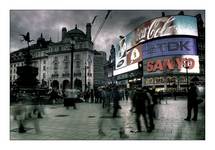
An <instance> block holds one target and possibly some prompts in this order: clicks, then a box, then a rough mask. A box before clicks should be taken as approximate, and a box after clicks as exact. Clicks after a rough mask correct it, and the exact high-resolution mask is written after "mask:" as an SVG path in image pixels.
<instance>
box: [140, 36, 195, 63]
mask: <svg viewBox="0 0 215 150" xmlns="http://www.w3.org/2000/svg"><path fill="white" fill-rule="evenodd" d="M196 54H197V48H196V39H195V38H188V37H185V38H179V37H174V38H164V39H157V40H153V41H149V42H146V43H144V44H143V59H148V58H153V57H160V56H172V55H196Z"/></svg>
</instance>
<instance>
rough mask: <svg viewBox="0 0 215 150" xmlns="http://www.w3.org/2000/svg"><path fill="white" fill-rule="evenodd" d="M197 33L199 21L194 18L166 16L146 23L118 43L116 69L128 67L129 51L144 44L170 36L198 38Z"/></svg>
mask: <svg viewBox="0 0 215 150" xmlns="http://www.w3.org/2000/svg"><path fill="white" fill-rule="evenodd" d="M197 31H198V30H197V20H196V18H195V17H192V16H166V17H161V18H155V19H152V20H149V21H146V22H144V23H143V24H142V25H140V26H138V27H137V28H135V29H134V30H133V31H132V32H130V33H129V34H127V35H126V36H125V37H124V38H122V39H121V40H119V42H117V44H116V50H115V58H116V59H115V60H116V64H115V69H120V68H123V67H126V66H127V65H128V64H127V59H126V54H127V51H128V50H130V49H131V48H133V47H135V46H136V45H138V44H140V43H142V42H145V41H147V40H150V39H154V38H158V37H165V36H170V35H189V36H198V32H197ZM143 57H144V56H143Z"/></svg>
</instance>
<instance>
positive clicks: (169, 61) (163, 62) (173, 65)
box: [143, 55, 199, 76]
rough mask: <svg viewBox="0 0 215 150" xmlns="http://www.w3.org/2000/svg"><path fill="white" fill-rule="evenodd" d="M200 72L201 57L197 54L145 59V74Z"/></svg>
mask: <svg viewBox="0 0 215 150" xmlns="http://www.w3.org/2000/svg"><path fill="white" fill-rule="evenodd" d="M186 66H188V67H187V71H188V73H199V57H198V56H196V55H183V56H175V57H157V58H152V59H147V60H144V61H143V70H144V71H143V75H144V76H148V75H150V76H152V75H165V74H178V73H186Z"/></svg>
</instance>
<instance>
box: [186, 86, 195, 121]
mask: <svg viewBox="0 0 215 150" xmlns="http://www.w3.org/2000/svg"><path fill="white" fill-rule="evenodd" d="M197 97H198V89H197V86H196V85H195V84H194V83H191V84H190V88H189V89H188V95H187V117H186V118H185V119H184V120H186V121H190V119H191V112H192V109H193V111H194V116H193V118H192V120H194V121H196V120H197V117H198V101H197Z"/></svg>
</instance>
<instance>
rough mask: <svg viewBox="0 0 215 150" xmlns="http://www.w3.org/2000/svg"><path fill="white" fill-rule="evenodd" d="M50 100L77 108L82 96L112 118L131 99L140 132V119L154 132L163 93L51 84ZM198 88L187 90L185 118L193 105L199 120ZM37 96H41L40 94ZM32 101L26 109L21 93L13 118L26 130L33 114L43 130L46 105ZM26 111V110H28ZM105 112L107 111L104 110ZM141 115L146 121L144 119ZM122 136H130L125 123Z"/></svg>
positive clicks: (112, 87) (121, 129)
mask: <svg viewBox="0 0 215 150" xmlns="http://www.w3.org/2000/svg"><path fill="white" fill-rule="evenodd" d="M48 94H49V96H50V98H49V100H50V101H52V102H56V101H57V99H63V104H64V106H65V107H66V108H67V109H69V107H73V108H74V109H77V107H76V102H77V101H78V99H83V101H84V102H89V103H100V104H101V106H102V109H103V110H105V111H103V113H110V114H111V117H112V118H113V120H114V119H115V118H117V117H118V116H119V110H120V109H121V108H122V106H121V105H120V101H123V100H124V101H126V102H127V101H128V100H130V101H131V103H130V104H131V108H130V112H131V113H135V121H136V128H137V132H142V125H141V122H143V123H144V126H145V129H146V131H147V132H149V133H150V132H152V131H153V130H154V129H155V123H154V118H156V113H155V112H156V110H155V109H156V105H157V104H159V103H160V101H161V100H162V99H163V94H162V93H161V94H160V93H157V92H156V91H155V89H149V88H148V87H136V88H132V89H126V88H124V89H122V88H119V87H118V86H117V85H110V86H105V87H100V88H97V89H96V90H94V91H93V90H87V91H86V92H84V93H81V92H80V90H78V89H71V88H70V86H69V85H68V86H65V88H64V89H63V90H62V92H60V91H59V90H58V89H57V88H52V90H50V91H49V93H48ZM197 97H198V94H197V88H196V86H195V84H191V86H190V88H189V91H188V103H187V111H188V113H187V117H186V118H185V120H186V121H190V119H191V111H192V109H194V117H193V120H194V121H196V120H197V115H198V103H199V101H197ZM37 99H38V97H37ZM38 102H39V101H36V103H33V105H32V107H31V108H30V111H27V110H26V107H25V104H24V101H23V100H22V98H21V96H19V99H18V103H17V104H16V105H15V107H14V111H13V114H14V119H15V120H17V123H18V131H19V132H20V133H24V132H26V131H25V120H26V118H28V119H29V118H30V119H31V120H32V122H33V124H34V127H35V131H36V132H40V127H39V121H38V119H39V118H42V117H43V115H44V109H43V107H42V105H40V104H39V103H38ZM26 112H27V113H26ZM102 115H104V114H102ZM141 117H142V118H143V121H141ZM98 133H99V135H105V133H104V131H103V120H102V119H101V120H100V121H99V126H98ZM119 134H120V137H128V136H127V135H126V134H125V130H124V125H123V124H121V125H119Z"/></svg>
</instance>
